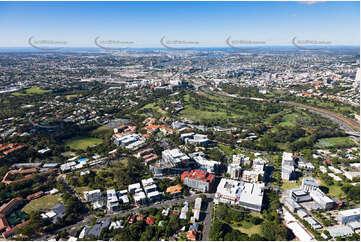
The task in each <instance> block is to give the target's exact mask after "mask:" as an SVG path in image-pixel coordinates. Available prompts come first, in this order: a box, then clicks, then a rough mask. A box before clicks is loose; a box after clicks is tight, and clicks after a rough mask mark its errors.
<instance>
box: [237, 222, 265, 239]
mask: <svg viewBox="0 0 361 242" xmlns="http://www.w3.org/2000/svg"><path fill="white" fill-rule="evenodd" d="M231 227H232V228H233V229H237V230H239V231H240V232H242V233H245V234H247V235H248V236H251V235H252V234H261V225H254V224H252V223H250V222H247V221H242V222H241V226H238V225H235V224H231Z"/></svg>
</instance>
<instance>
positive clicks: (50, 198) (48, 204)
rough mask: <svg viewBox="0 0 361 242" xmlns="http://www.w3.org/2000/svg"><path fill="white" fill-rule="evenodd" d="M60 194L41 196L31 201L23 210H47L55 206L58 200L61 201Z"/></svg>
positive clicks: (26, 211) (27, 211)
mask: <svg viewBox="0 0 361 242" xmlns="http://www.w3.org/2000/svg"><path fill="white" fill-rule="evenodd" d="M61 201H62V199H61V196H60V194H56V195H46V196H43V197H41V198H38V199H35V200H32V201H30V202H29V203H28V204H27V205H26V206H25V207H24V208H23V211H24V212H25V213H27V214H29V213H30V212H31V211H38V210H45V209H51V208H53V207H54V206H55V205H56V204H57V203H58V202H61Z"/></svg>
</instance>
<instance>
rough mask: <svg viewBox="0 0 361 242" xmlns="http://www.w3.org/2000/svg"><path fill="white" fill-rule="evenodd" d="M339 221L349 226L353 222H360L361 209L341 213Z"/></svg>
mask: <svg viewBox="0 0 361 242" xmlns="http://www.w3.org/2000/svg"><path fill="white" fill-rule="evenodd" d="M337 220H338V222H339V223H341V224H347V223H349V222H352V221H360V208H353V209H348V210H342V211H339V212H338V216H337Z"/></svg>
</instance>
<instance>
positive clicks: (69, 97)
mask: <svg viewBox="0 0 361 242" xmlns="http://www.w3.org/2000/svg"><path fill="white" fill-rule="evenodd" d="M81 96H82V95H81V94H70V95H66V96H65V98H66V99H67V100H70V99H72V98H75V97H81Z"/></svg>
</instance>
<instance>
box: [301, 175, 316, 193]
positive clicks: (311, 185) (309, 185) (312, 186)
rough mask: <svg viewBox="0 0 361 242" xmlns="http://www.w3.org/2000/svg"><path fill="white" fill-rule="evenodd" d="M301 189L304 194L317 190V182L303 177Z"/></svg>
mask: <svg viewBox="0 0 361 242" xmlns="http://www.w3.org/2000/svg"><path fill="white" fill-rule="evenodd" d="M301 188H302V190H303V191H305V192H309V191H312V190H316V189H318V181H317V180H316V179H313V178H310V177H305V178H303V179H302V185H301Z"/></svg>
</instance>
